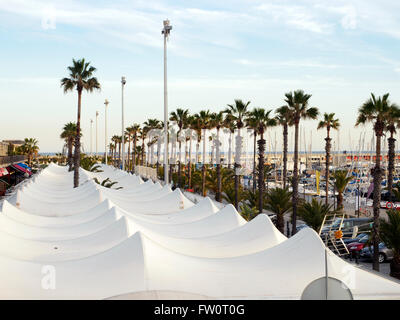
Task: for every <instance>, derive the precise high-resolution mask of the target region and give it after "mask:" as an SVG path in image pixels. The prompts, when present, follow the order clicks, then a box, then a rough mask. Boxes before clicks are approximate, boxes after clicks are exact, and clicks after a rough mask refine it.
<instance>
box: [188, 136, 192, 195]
mask: <svg viewBox="0 0 400 320" xmlns="http://www.w3.org/2000/svg"><path fill="white" fill-rule="evenodd" d="M191 161H192V131H190V142H189V162H188V187H189V189H191V187H192V164H191Z"/></svg>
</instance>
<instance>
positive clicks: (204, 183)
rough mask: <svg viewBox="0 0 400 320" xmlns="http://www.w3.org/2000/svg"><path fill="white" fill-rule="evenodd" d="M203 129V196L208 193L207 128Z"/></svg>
mask: <svg viewBox="0 0 400 320" xmlns="http://www.w3.org/2000/svg"><path fill="white" fill-rule="evenodd" d="M202 130H203V154H202V156H203V160H202V162H203V166H202V168H201V170H202V171H201V177H202V180H201V185H202V187H201V190H202V194H203V197H205V196H206V194H207V192H206V129H202Z"/></svg>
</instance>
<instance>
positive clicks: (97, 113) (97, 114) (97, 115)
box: [96, 111, 99, 156]
mask: <svg viewBox="0 0 400 320" xmlns="http://www.w3.org/2000/svg"><path fill="white" fill-rule="evenodd" d="M98 117H99V112H98V111H96V156H97V153H98V142H97V138H98V135H99V132H98V125H97V122H98V121H97V120H98V119H97V118H98Z"/></svg>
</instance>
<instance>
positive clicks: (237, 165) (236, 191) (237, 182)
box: [234, 126, 241, 210]
mask: <svg viewBox="0 0 400 320" xmlns="http://www.w3.org/2000/svg"><path fill="white" fill-rule="evenodd" d="M238 137H239V139H240V127H239V126H238V136H237V138H238ZM237 141H238V140H237ZM237 141H236V149H235V163H234V170H235V208H236V210H239V183H240V176H239V175H238V174H237V171H238V169H239V168H240V163H237V161H236V160H239V159H238V158H239V157H240V151H241V150H238V144H237V143H238V142H237Z"/></svg>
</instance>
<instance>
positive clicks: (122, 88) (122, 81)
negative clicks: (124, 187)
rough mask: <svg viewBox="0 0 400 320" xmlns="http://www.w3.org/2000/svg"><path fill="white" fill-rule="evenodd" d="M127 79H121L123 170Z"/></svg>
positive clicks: (123, 164)
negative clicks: (125, 87) (125, 88)
mask: <svg viewBox="0 0 400 320" xmlns="http://www.w3.org/2000/svg"><path fill="white" fill-rule="evenodd" d="M125 84H126V79H125V77H121V95H122V97H121V101H122V134H121V135H122V170H125V124H124V86H125Z"/></svg>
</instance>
